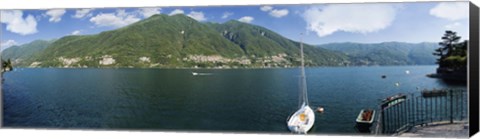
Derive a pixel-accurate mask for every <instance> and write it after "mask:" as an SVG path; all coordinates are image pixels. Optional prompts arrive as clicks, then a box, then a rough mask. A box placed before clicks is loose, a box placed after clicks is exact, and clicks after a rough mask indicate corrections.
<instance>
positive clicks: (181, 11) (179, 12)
mask: <svg viewBox="0 0 480 139" xmlns="http://www.w3.org/2000/svg"><path fill="white" fill-rule="evenodd" d="M184 13H185V12H184V11H183V10H181V9H175V10H173V11H172V12H170V14H168V15H170V16H172V15H176V14H184Z"/></svg>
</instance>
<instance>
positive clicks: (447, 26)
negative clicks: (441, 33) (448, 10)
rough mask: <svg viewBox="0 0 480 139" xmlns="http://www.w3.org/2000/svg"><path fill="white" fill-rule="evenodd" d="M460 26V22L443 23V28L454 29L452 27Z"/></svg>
mask: <svg viewBox="0 0 480 139" xmlns="http://www.w3.org/2000/svg"><path fill="white" fill-rule="evenodd" d="M460 26H462V24H461V23H460V22H455V23H452V24H448V25H445V28H447V29H454V28H457V27H460Z"/></svg>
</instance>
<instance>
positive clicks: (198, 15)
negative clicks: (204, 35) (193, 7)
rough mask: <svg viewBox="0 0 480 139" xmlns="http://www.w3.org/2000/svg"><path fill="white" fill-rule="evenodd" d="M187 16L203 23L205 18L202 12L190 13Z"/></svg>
mask: <svg viewBox="0 0 480 139" xmlns="http://www.w3.org/2000/svg"><path fill="white" fill-rule="evenodd" d="M187 16H189V17H191V18H193V19H195V20H197V21H205V20H207V18H205V16H204V15H203V12H195V11H191V12H190V13H189V14H188V15H187Z"/></svg>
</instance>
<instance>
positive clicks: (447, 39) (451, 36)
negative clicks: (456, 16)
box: [433, 30, 463, 67]
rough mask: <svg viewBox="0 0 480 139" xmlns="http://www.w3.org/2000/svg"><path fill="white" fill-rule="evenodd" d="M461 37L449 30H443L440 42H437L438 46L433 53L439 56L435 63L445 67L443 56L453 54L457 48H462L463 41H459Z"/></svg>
mask: <svg viewBox="0 0 480 139" xmlns="http://www.w3.org/2000/svg"><path fill="white" fill-rule="evenodd" d="M460 39H461V37H460V36H457V33H456V32H453V31H451V30H447V31H445V34H444V35H443V37H442V42H440V43H438V44H439V45H440V46H442V47H440V48H438V49H436V50H435V52H434V53H433V55H436V56H439V57H440V58H438V59H437V63H438V64H439V66H440V67H445V66H446V63H445V62H444V61H445V58H447V57H449V56H451V55H452V54H454V52H455V51H456V49H457V48H463V46H462V45H463V43H459V41H460Z"/></svg>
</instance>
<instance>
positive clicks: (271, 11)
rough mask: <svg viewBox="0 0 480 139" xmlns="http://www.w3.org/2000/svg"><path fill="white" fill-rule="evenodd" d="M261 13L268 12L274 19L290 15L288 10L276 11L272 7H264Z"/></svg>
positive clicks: (261, 8)
mask: <svg viewBox="0 0 480 139" xmlns="http://www.w3.org/2000/svg"><path fill="white" fill-rule="evenodd" d="M260 10H261V11H264V12H268V14H270V15H271V16H273V17H276V18H281V17H283V16H286V15H288V9H274V8H273V7H272V6H262V7H260Z"/></svg>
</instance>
